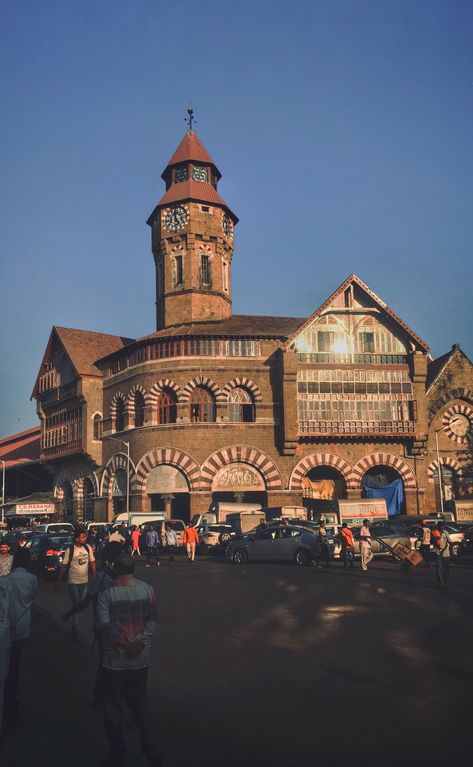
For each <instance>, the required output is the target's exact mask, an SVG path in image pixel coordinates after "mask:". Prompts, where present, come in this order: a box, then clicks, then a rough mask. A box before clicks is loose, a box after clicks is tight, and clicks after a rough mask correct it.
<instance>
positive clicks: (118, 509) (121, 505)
mask: <svg viewBox="0 0 473 767" xmlns="http://www.w3.org/2000/svg"><path fill="white" fill-rule="evenodd" d="M126 494H127V481H126V471H125V469H120V468H119V469H117V470H116V472H115V477H114V478H113V484H112V501H113V515H114V516H115V515H116V514H122V512H126Z"/></svg>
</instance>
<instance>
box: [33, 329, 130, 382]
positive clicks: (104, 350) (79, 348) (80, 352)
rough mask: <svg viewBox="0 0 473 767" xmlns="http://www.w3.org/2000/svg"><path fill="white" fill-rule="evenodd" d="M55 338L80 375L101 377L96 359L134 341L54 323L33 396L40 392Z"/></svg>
mask: <svg viewBox="0 0 473 767" xmlns="http://www.w3.org/2000/svg"><path fill="white" fill-rule="evenodd" d="M55 338H57V339H58V340H59V342H60V343H61V344H62V346H63V348H64V350H65V352H66V354H67V356H68V357H69V359H70V361H71V364H72V366H73V368H74V370H75V372H76V374H77V376H78V377H79V376H95V377H101V376H102V373H101V371H100V370H99V368H98V367H96V365H95V364H94V363H95V361H96V360H97V359H99V358H100V357H105V356H107V355H108V354H112V352H115V351H118V349H122V348H123V347H124V346H127V344H130V343H132V342H133V341H134V339H133V338H124V337H123V336H112V335H109V334H108V333H96V332H94V331H92V330H78V329H77V328H61V327H57V326H56V325H54V327H53V329H52V331H51V335H50V337H49V341H48V345H47V347H46V351H45V354H44V357H43V360H42V363H41V367H40V370H39V373H38V377H37V379H36V383H35V386H34V389H33V393H32V395H31V396H32V397H34V396H36V395H37V393H38V382H39V376H40V375H41V372H42V369H43V366H44V364H45V363H46V362H47V361H48V360H49V358H50V357H51V353H52V347H53V342H54V339H55Z"/></svg>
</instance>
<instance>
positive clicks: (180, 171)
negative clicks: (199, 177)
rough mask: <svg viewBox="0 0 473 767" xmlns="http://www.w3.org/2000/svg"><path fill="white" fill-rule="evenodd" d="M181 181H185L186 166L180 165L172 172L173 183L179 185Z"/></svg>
mask: <svg viewBox="0 0 473 767" xmlns="http://www.w3.org/2000/svg"><path fill="white" fill-rule="evenodd" d="M181 181H187V165H182V166H181V167H180V168H176V170H175V171H174V182H175V183H176V184H179V183H180V182H181Z"/></svg>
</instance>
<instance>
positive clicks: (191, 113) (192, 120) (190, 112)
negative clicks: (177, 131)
mask: <svg viewBox="0 0 473 767" xmlns="http://www.w3.org/2000/svg"><path fill="white" fill-rule="evenodd" d="M187 114H188V115H189V117H186V118H185V122H186V123H187V124H188V126H189V130H190V131H191V130H192V124H193V123H195V122H197V120H196V119H195V117H194V110H193V109H192V107H189V109H188V110H187Z"/></svg>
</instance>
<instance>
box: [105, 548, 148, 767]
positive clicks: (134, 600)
mask: <svg viewBox="0 0 473 767" xmlns="http://www.w3.org/2000/svg"><path fill="white" fill-rule="evenodd" d="M134 568H135V563H134V561H133V559H132V557H131V556H130V555H129V554H120V555H119V556H118V557H117V559H116V560H115V567H114V571H113V576H112V577H113V583H112V586H111V588H110V589H108V590H107V591H103V592H101V593H100V594H99V595H98V598H97V613H96V614H97V622H98V627H99V628H100V629H101V630H102V631H103V650H102V666H103V686H104V725H105V732H106V734H107V737H108V739H109V741H110V756H109V760H108V763H109V764H110V765H111V766H113V767H124V765H126V764H127V761H126V743H125V739H124V737H123V730H124V721H123V702H125V703H126V704H127V705H128V707H129V708H130V709H131V711H132V713H133V716H134V720H135V722H136V724H137V726H138V728H139V730H140V735H141V747H142V751H143V754H145V755H146V757H147V758H148V762H149V764H150V765H152V767H161V765H162V761H161V757H160V754H159V751H158V748H157V746H156V744H155V742H154V738H153V727H152V723H151V721H150V719H151V717H150V711H149V705H148V700H147V695H146V683H147V676H148V665H149V658H150V650H151V639H152V637H153V634H154V632H155V630H156V625H157V620H158V610H157V604H156V595H155V593H154V590H153V588H152V587H151V586H149V585H148V584H147V583H145V582H144V581H139V580H137V579H136V578H135V577H134V576H133V571H134Z"/></svg>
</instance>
